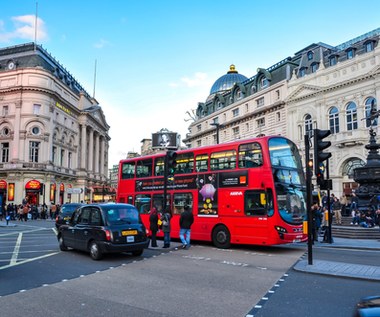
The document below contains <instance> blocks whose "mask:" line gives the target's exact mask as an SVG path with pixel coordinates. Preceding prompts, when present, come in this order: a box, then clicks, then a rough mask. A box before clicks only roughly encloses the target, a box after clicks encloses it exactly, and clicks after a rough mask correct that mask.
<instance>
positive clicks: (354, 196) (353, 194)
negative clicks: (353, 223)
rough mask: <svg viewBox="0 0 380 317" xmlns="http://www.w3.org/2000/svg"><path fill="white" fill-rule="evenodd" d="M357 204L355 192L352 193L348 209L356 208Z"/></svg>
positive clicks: (357, 199)
mask: <svg viewBox="0 0 380 317" xmlns="http://www.w3.org/2000/svg"><path fill="white" fill-rule="evenodd" d="M358 204H359V198H358V196H356V194H355V193H352V197H351V207H350V210H351V211H352V210H357V209H358Z"/></svg>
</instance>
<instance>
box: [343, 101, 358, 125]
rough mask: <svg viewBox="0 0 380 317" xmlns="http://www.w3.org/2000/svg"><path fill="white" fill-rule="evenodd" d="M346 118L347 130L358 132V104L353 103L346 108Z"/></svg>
mask: <svg viewBox="0 0 380 317" xmlns="http://www.w3.org/2000/svg"><path fill="white" fill-rule="evenodd" d="M346 118H347V130H348V131H352V130H356V129H357V128H358V114H357V111H356V104H355V103H354V102H352V101H351V102H350V103H349V104H348V105H347V107H346Z"/></svg>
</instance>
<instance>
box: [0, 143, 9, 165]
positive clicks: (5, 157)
mask: <svg viewBox="0 0 380 317" xmlns="http://www.w3.org/2000/svg"><path fill="white" fill-rule="evenodd" d="M7 162H9V143H8V142H5V143H1V163H7Z"/></svg>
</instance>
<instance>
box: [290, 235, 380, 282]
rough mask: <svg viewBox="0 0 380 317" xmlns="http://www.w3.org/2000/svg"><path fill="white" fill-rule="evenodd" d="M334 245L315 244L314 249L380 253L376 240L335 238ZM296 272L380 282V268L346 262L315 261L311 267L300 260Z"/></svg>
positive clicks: (379, 245) (295, 267)
mask: <svg viewBox="0 0 380 317" xmlns="http://www.w3.org/2000/svg"><path fill="white" fill-rule="evenodd" d="M333 240H334V242H333V243H331V244H330V243H320V242H317V243H316V244H314V247H329V248H346V249H361V250H375V251H380V241H378V240H374V239H371V240H369V239H344V238H333ZM294 269H295V270H296V271H302V272H306V273H314V274H322V275H333V276H342V277H350V278H357V279H368V280H372V281H374V280H376V281H380V266H373V265H361V264H353V263H345V262H334V261H321V260H313V264H312V265H309V264H308V260H300V261H299V262H298V263H297V264H296V265H295V266H294Z"/></svg>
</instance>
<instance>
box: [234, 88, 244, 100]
mask: <svg viewBox="0 0 380 317" xmlns="http://www.w3.org/2000/svg"><path fill="white" fill-rule="evenodd" d="M235 96H236V100H240V99H242V98H243V94H242V92H241V90H240V89H236V93H235Z"/></svg>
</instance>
